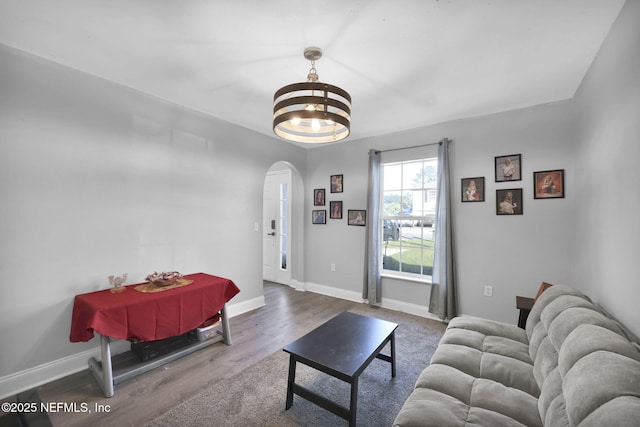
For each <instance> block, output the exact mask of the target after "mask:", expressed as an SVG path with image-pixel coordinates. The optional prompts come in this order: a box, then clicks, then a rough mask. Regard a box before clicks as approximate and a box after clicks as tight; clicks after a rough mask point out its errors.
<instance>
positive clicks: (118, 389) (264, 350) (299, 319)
mask: <svg viewBox="0 0 640 427" xmlns="http://www.w3.org/2000/svg"><path fill="white" fill-rule="evenodd" d="M264 294H265V301H266V305H265V306H264V307H262V308H260V309H257V310H253V311H251V312H249V313H245V314H242V315H239V316H236V317H233V318H231V319H230V326H231V336H232V345H231V346H227V345H225V344H223V343H218V344H214V345H212V346H210V347H207V348H205V349H202V350H200V351H197V352H195V353H193V354H191V355H188V356H186V357H184V358H182V359H179V360H176V361H174V362H171V363H168V364H166V365H164V366H161V367H159V368H157V369H155V370H153V371H150V372H148V373H145V374H143V375H140V376H138V377H135V378H133V379H130V380H127V381H124V382H123V383H121V384H117V385H116V386H115V396H113V397H111V398H105V397H104V395H103V394H102V391H101V390H100V389H99V388H98V385H97V383H96V382H95V380H94V378H93V377H92V375H91V374H90V373H89V371H88V370H85V371H82V372H79V373H76V374H73V375H70V376H68V377H65V378H62V379H60V380H57V381H53V382H51V383H48V384H45V385H43V386H40V387H38V388H37V391H38V394H39V396H40V398H41V399H42V401H43V402H63V403H71V402H77V403H78V405H79V404H80V403H82V402H86V403H87V404H88V405H89V408H90V409H93V408H94V407H95V405H108V407H109V408H110V412H109V413H97V412H95V411H92V412H91V413H67V412H60V413H50V414H49V418H50V420H51V422H52V424H53V425H54V426H65V427H68V426H82V427H85V426H92V427H97V426H141V425H144V424H145V423H146V422H148V421H150V420H152V419H153V418H155V417H156V416H158V415H160V414H162V413H164V412H166V411H167V410H169V409H171V408H172V407H174V406H176V405H178V404H179V403H181V402H182V401H184V400H186V399H188V398H190V397H191V396H193V395H195V394H197V393H199V392H200V391H202V390H203V389H205V388H207V387H210V386H211V385H213V384H215V383H217V382H218V381H221V380H225V379H228V378H230V377H232V376H234V375H236V374H237V373H239V372H240V371H242V370H244V369H245V368H247V367H249V366H251V365H252V364H254V363H256V362H257V361H259V360H261V359H263V358H265V357H267V356H268V355H270V354H271V353H273V352H275V351H278V350H280V349H282V347H284V346H285V345H287V344H289V343H290V342H292V341H294V340H295V339H297V338H299V337H301V336H302V335H304V334H306V333H307V332H309V331H311V330H312V329H314V328H315V327H317V326H319V325H320V324H322V323H324V322H325V321H327V320H329V319H330V318H332V317H333V316H335V315H336V314H338V313H340V312H342V311H345V310H349V311H354V312H358V313H362V314H367V311H370V310H383V309H377V308H372V307H369V306H368V305H367V304H360V303H354V302H350V301H346V300H342V299H338V298H332V297H328V296H324V295H319V294H314V293H311V292H299V291H295V290H293V289H292V288H290V287H288V286H284V285H278V284H274V283H269V282H265V284H264ZM283 375H286V372H283ZM284 398H285V396H283V402H284ZM283 404H284V403H283Z"/></svg>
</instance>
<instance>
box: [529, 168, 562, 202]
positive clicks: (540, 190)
mask: <svg viewBox="0 0 640 427" xmlns="http://www.w3.org/2000/svg"><path fill="white" fill-rule="evenodd" d="M564 191H565V186H564V169H554V170H548V171H537V172H534V173H533V198H534V199H563V198H564Z"/></svg>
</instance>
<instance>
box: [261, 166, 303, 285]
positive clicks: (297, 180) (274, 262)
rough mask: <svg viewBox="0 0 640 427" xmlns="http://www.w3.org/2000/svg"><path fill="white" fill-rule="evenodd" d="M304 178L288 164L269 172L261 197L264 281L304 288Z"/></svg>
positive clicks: (273, 168)
mask: <svg viewBox="0 0 640 427" xmlns="http://www.w3.org/2000/svg"><path fill="white" fill-rule="evenodd" d="M302 187H303V186H302V178H301V176H300V173H299V172H298V171H297V169H296V168H295V167H294V166H293V165H291V164H290V163H288V162H277V163H274V164H273V165H272V166H271V167H270V168H269V170H268V171H267V173H266V176H265V180H264V189H263V198H262V230H263V236H262V239H263V245H262V276H263V279H264V280H268V281H272V282H277V283H282V284H286V285H289V286H292V287H295V288H302V287H303V286H301V283H303V280H302V277H303V267H302V266H303V263H302V247H303V245H302V242H303V227H302V225H303V223H302V216H303V215H302V213H303V209H304V192H303V189H302Z"/></svg>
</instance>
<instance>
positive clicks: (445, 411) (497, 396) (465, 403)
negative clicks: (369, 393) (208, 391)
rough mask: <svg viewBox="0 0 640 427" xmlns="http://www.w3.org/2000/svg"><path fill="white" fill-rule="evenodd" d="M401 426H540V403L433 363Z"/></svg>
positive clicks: (402, 414)
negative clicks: (538, 405)
mask: <svg viewBox="0 0 640 427" xmlns="http://www.w3.org/2000/svg"><path fill="white" fill-rule="evenodd" d="M394 425H397V426H423V427H428V426H434V427H435V426H437V427H442V426H470V425H478V426H498V425H499V426H540V425H542V424H541V422H540V417H539V415H538V408H537V399H536V398H535V397H533V396H531V395H529V394H528V393H525V392H523V391H521V390H517V389H514V388H511V387H506V386H504V385H503V384H500V383H498V382H496V381H492V380H487V379H483V378H474V377H473V376H472V375H469V374H466V373H464V372H461V371H459V370H458V369H456V368H453V367H451V366H447V365H441V364H434V363H432V364H431V365H430V366H429V367H428V368H427V369H425V370H424V371H423V372H422V374H421V375H420V377H419V378H418V380H417V382H416V388H415V391H414V392H413V393H412V394H411V396H409V398H408V399H407V401H406V402H405V405H404V406H403V409H402V411H401V412H400V414H398V417H397V418H396V421H395V424H394Z"/></svg>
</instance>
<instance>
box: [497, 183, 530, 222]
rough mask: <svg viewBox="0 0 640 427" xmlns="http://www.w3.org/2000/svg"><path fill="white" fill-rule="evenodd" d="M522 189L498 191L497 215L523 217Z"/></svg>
mask: <svg viewBox="0 0 640 427" xmlns="http://www.w3.org/2000/svg"><path fill="white" fill-rule="evenodd" d="M522 200H523V197H522V188H505V189H500V190H496V215H522V214H523V213H524V209H523V205H522Z"/></svg>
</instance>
